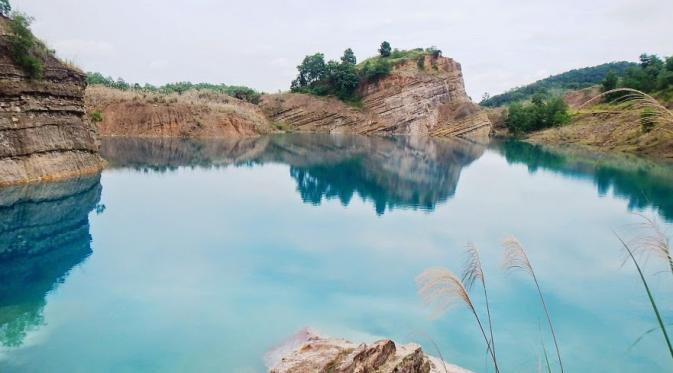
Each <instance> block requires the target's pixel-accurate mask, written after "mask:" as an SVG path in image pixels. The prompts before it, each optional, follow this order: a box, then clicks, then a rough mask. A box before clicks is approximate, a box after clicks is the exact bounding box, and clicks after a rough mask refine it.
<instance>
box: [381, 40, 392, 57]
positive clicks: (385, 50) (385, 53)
mask: <svg viewBox="0 0 673 373" xmlns="http://www.w3.org/2000/svg"><path fill="white" fill-rule="evenodd" d="M391 51H392V48H391V47H390V43H388V42H387V41H384V42H383V43H381V48H379V54H381V57H390V52H391Z"/></svg>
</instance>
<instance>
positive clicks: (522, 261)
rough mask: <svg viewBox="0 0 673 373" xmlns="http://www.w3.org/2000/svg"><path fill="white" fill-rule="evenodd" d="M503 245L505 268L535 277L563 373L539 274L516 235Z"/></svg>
mask: <svg viewBox="0 0 673 373" xmlns="http://www.w3.org/2000/svg"><path fill="white" fill-rule="evenodd" d="M502 245H503V246H504V248H505V256H504V260H503V268H504V269H505V270H506V271H514V270H522V271H524V272H527V273H528V274H529V275H530V276H531V277H532V278H533V282H534V283H535V287H536V288H537V293H538V295H539V296H540V302H541V303H542V307H543V308H544V313H545V316H546V317H547V323H548V324H549V330H550V331H551V335H552V337H553V338H554V347H556V357H557V358H558V363H559V367H560V368H561V373H563V361H562V360H561V351H560V350H559V346H558V339H557V338H556V331H555V330H554V325H553V324H552V321H551V316H550V314H549V309H548V308H547V303H546V302H545V300H544V296H543V295H542V290H541V289H540V283H539V282H538V280H537V276H536V275H535V271H534V270H533V266H532V265H531V264H530V260H529V259H528V255H526V250H524V248H523V246H522V245H521V243H520V242H519V240H517V239H516V238H515V237H509V238H506V239H505V240H504V241H503V243H502Z"/></svg>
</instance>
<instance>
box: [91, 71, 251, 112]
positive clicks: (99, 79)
mask: <svg viewBox="0 0 673 373" xmlns="http://www.w3.org/2000/svg"><path fill="white" fill-rule="evenodd" d="M86 81H87V83H88V84H89V85H101V86H105V87H109V88H113V89H119V90H122V91H142V92H151V93H164V94H170V93H177V94H182V93H184V92H187V91H189V90H198V91H211V92H216V93H223V94H226V95H229V96H232V97H235V98H238V99H239V100H244V101H247V102H250V103H253V104H258V103H259V101H260V99H261V97H262V93H260V92H258V91H256V90H254V89H252V88H250V87H245V86H231V85H226V84H212V83H192V82H176V83H168V84H164V85H161V86H155V85H152V84H148V83H145V84H144V85H140V84H138V83H128V82H126V81H125V80H124V79H122V78H118V79H114V78H112V77H109V76H108V77H105V76H103V74H101V73H97V72H90V73H87V77H86Z"/></svg>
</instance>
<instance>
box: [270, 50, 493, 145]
mask: <svg viewBox="0 0 673 373" xmlns="http://www.w3.org/2000/svg"><path fill="white" fill-rule="evenodd" d="M421 65H422V66H425V67H420V66H421ZM360 94H361V96H362V109H361V110H359V109H355V108H352V107H350V106H348V105H346V104H344V103H343V102H341V101H338V100H336V99H332V98H322V97H315V96H308V95H303V94H296V93H281V94H274V95H266V96H264V97H263V98H262V102H261V107H262V110H263V111H264V113H265V114H266V115H267V116H268V117H269V118H270V119H271V121H273V122H275V123H278V124H279V125H280V126H282V127H287V128H288V129H289V130H293V131H302V132H330V133H357V134H401V135H412V136H419V135H420V136H447V137H448V136H458V137H467V138H487V137H488V135H489V133H490V130H491V122H490V120H489V118H488V115H487V114H486V112H484V111H483V110H481V108H480V107H479V106H478V105H476V104H474V103H472V101H471V100H470V98H469V97H468V95H467V93H466V92H465V83H464V81H463V74H462V70H461V66H460V64H459V63H457V62H456V61H454V60H452V59H450V58H446V57H433V56H431V55H427V56H425V62H424V63H423V64H419V63H418V61H417V60H415V59H410V60H404V61H402V62H399V63H397V64H396V65H395V66H394V67H393V70H392V72H391V73H390V74H389V75H388V76H386V77H384V78H382V79H380V80H377V81H373V82H366V83H364V84H363V85H362V86H361V87H360Z"/></svg>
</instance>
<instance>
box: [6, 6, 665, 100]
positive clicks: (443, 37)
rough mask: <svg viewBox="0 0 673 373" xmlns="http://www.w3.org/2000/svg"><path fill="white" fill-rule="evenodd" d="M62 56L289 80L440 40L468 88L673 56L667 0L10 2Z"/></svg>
mask: <svg viewBox="0 0 673 373" xmlns="http://www.w3.org/2000/svg"><path fill="white" fill-rule="evenodd" d="M10 1H11V3H12V4H13V6H14V8H15V9H19V10H21V11H24V12H26V13H28V14H30V15H31V16H33V17H35V23H34V25H33V30H34V32H35V34H37V35H38V36H39V37H40V38H42V39H44V40H45V41H47V43H48V44H49V45H50V46H51V47H52V48H54V49H56V50H57V53H58V55H59V56H60V57H62V58H65V59H69V60H72V61H74V62H75V63H76V64H77V65H79V66H80V67H82V68H83V69H84V70H86V71H99V72H101V73H103V74H105V75H111V76H113V77H115V78H116V77H123V78H124V79H126V80H127V81H129V82H141V83H144V82H149V83H153V84H161V83H166V82H174V81H183V80H189V81H192V82H197V81H204V82H212V83H225V84H230V85H234V84H236V85H248V86H251V87H253V88H256V89H259V90H264V91H267V92H275V91H277V90H286V89H288V88H289V84H290V81H291V80H292V79H293V78H294V76H295V72H296V65H297V64H298V63H299V62H300V61H301V59H302V58H303V57H304V56H305V55H307V54H310V53H314V52H317V51H320V52H323V53H325V54H326V56H327V57H328V58H338V57H339V56H340V55H341V53H342V52H343V50H344V49H345V48H347V47H351V48H353V50H354V51H355V53H356V55H357V57H358V58H359V59H363V58H365V57H367V56H371V55H373V54H376V53H377V52H376V50H377V48H378V46H379V44H380V43H381V41H383V40H388V41H389V42H390V43H391V44H392V46H393V47H397V48H400V49H405V48H414V47H428V46H432V45H435V46H437V47H439V48H440V49H441V50H442V51H444V55H446V56H449V57H452V58H454V59H456V60H457V61H458V62H460V63H461V64H462V66H463V73H464V76H465V81H466V86H467V91H468V93H469V94H470V95H471V96H472V98H473V99H474V100H476V101H478V100H479V99H480V98H481V96H482V94H483V93H484V92H490V93H491V94H496V93H501V92H503V91H506V90H507V89H509V88H511V87H514V86H517V85H522V84H526V83H529V82H532V81H535V80H537V79H540V78H544V77H546V76H548V75H550V74H556V73H560V72H563V71H566V70H569V69H572V68H577V67H583V66H590V65H597V64H600V63H604V62H609V61H616V60H632V61H633V60H637V58H638V56H639V55H640V53H641V52H648V53H655V54H659V55H666V56H668V55H673V21H672V19H673V1H672V0H581V1H576V0H557V1H547V0H535V1H533V0H506V1H505V0H503V1H496V0H489V1H475V0H439V1H428V0H405V1H401V0H373V1H363V0H360V1H355V0H330V1H328V0H322V1H321V0H287V1H281V0H275V1H272V0H237V1H216V0H190V1H184V0H183V1H177V0H161V1H159V0H115V1H109V0H107V1H102V0H10Z"/></svg>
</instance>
